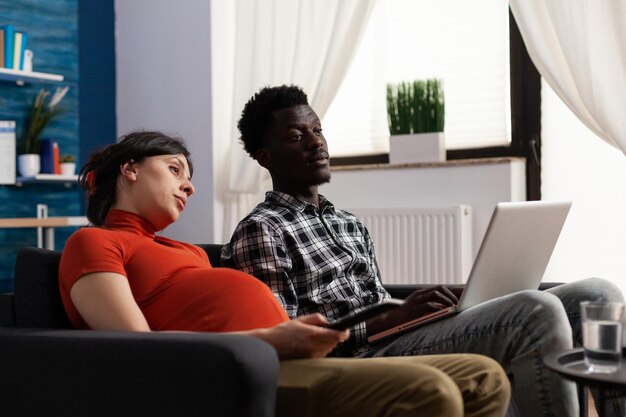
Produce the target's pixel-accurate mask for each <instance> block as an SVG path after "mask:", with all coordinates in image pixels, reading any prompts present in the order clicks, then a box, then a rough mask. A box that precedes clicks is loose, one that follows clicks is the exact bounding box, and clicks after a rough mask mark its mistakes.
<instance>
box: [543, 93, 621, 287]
mask: <svg viewBox="0 0 626 417" xmlns="http://www.w3.org/2000/svg"><path fill="white" fill-rule="evenodd" d="M541 123H542V126H543V132H542V143H543V147H542V165H543V166H542V189H541V192H542V198H543V199H546V200H553V199H568V200H572V201H573V205H572V209H571V211H570V215H569V217H568V220H567V222H566V223H565V226H564V229H563V232H562V234H561V237H560V239H559V243H558V245H557V247H556V249H555V252H554V254H553V256H552V259H551V261H550V265H549V266H548V271H546V277H549V279H550V280H553V281H556V280H559V281H564V282H570V281H574V280H577V279H581V278H585V277H590V276H598V277H603V278H607V279H609V280H611V281H613V282H614V283H616V284H617V285H619V286H620V287H621V288H622V291H623V292H624V293H625V294H626V256H625V255H624V254H625V253H626V157H624V154H623V153H622V152H621V151H619V150H617V149H615V148H613V147H612V146H610V145H608V144H607V143H606V142H604V141H603V140H602V139H600V138H598V137H597V136H596V135H595V134H594V133H592V132H591V131H590V130H589V129H588V128H587V127H586V126H585V125H583V124H582V123H581V122H580V121H579V120H578V119H577V118H576V116H574V114H573V113H572V112H571V111H570V110H569V109H568V108H567V106H565V104H563V102H562V101H561V100H560V99H559V98H558V96H557V95H556V94H555V93H554V91H553V90H552V89H551V88H550V87H549V86H548V85H547V83H545V82H543V84H542V122H541ZM546 279H548V278H546Z"/></svg>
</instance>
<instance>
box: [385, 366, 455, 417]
mask: <svg viewBox="0 0 626 417" xmlns="http://www.w3.org/2000/svg"><path fill="white" fill-rule="evenodd" d="M418 399H421V400H418ZM395 407H396V408H397V411H398V412H399V413H398V414H393V415H405V414H400V412H402V411H405V412H406V415H407V416H409V415H414V414H413V413H415V412H420V413H421V414H420V415H429V416H463V415H464V401H463V396H462V394H461V391H460V390H459V387H458V386H457V385H456V383H455V382H454V381H453V380H452V378H450V377H449V376H448V375H446V374H444V373H442V372H436V373H433V374H431V375H430V380H429V381H428V382H427V383H417V382H414V383H410V384H407V385H405V387H404V388H403V393H402V395H399V397H398V399H397V400H396V403H395Z"/></svg>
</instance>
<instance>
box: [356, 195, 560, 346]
mask: <svg viewBox="0 0 626 417" xmlns="http://www.w3.org/2000/svg"><path fill="white" fill-rule="evenodd" d="M571 205H572V203H571V202H546V201H525V202H518V203H498V204H497V205H496V208H495V210H494V212H493V215H492V216H491V221H490V222H489V226H488V227H487V232H486V233H485V237H484V238H483V241H482V244H481V245H480V249H479V250H478V254H477V255H476V260H475V261H474V265H473V266H472V270H471V272H470V274H469V278H468V279H467V284H466V285H465V289H464V290H463V293H462V295H461V298H460V299H459V303H458V304H457V305H455V306H453V307H448V308H446V309H443V310H439V311H436V312H434V313H431V314H428V315H425V316H422V317H419V318H417V319H414V320H409V321H407V322H405V323H402V324H398V325H396V326H394V327H391V328H389V329H387V330H384V331H381V332H379V333H376V334H374V335H370V336H369V337H368V339H367V340H368V342H376V341H379V340H381V339H384V338H387V337H389V336H392V335H395V334H397V333H400V332H405V331H407V330H409V329H413V328H416V327H419V326H424V325H425V324H428V323H431V322H432V321H434V320H441V319H442V318H444V317H448V316H450V315H453V314H457V313H459V312H461V311H463V310H465V309H467V308H469V307H473V306H475V305H477V304H480V303H482V302H484V301H487V300H491V299H493V298H496V297H501V296H503V295H507V294H511V293H514V292H517V291H523V290H536V289H538V288H539V283H540V282H541V279H542V278H543V273H544V272H545V270H546V267H547V265H548V261H549V260H550V257H551V256H552V251H553V250H554V246H555V245H556V242H557V240H558V238H559V235H560V233H561V229H562V228H563V224H564V223H565V219H566V218H567V214H568V213H569V209H570V206H571Z"/></svg>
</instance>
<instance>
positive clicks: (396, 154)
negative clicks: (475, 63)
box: [387, 78, 446, 163]
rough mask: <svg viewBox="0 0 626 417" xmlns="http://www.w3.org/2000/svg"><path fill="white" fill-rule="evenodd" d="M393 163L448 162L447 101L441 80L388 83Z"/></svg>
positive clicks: (390, 144) (391, 159)
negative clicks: (445, 126)
mask: <svg viewBox="0 0 626 417" xmlns="http://www.w3.org/2000/svg"><path fill="white" fill-rule="evenodd" d="M387 115H388V119H389V132H390V134H391V137H390V139H389V162H391V163H407V162H429V161H445V159H446V149H445V143H444V142H445V141H444V136H443V129H444V119H445V103H444V96H443V86H442V81H441V80H440V79H436V78H433V79H429V80H425V81H422V80H416V81H413V82H401V83H399V84H387Z"/></svg>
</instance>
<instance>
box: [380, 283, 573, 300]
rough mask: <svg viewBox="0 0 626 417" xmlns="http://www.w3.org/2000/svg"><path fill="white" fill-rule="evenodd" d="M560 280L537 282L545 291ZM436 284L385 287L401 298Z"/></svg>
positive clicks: (456, 286) (540, 288) (460, 286)
mask: <svg viewBox="0 0 626 417" xmlns="http://www.w3.org/2000/svg"><path fill="white" fill-rule="evenodd" d="M561 284H562V282H542V283H541V284H539V290H540V291H545V290H547V289H549V288H552V287H556V286H557V285H561ZM437 286H438V285H435V284H388V285H385V286H384V287H385V289H386V290H387V292H388V293H389V294H390V295H391V296H392V297H393V298H401V299H405V298H406V297H408V296H409V295H410V294H411V293H412V292H413V291H416V290H420V289H428V288H435V287H437ZM446 286H447V287H449V288H463V287H464V286H465V285H464V284H450V285H446Z"/></svg>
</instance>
